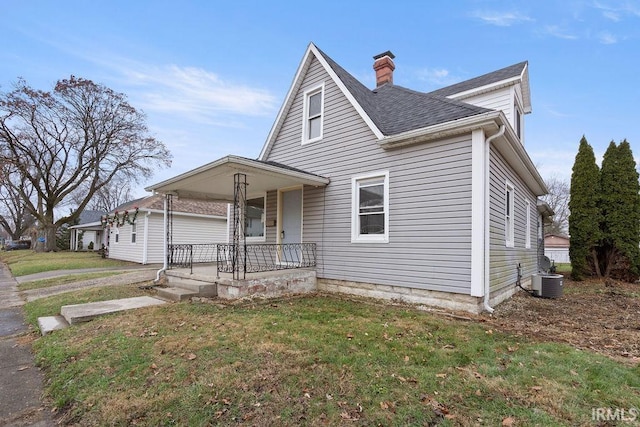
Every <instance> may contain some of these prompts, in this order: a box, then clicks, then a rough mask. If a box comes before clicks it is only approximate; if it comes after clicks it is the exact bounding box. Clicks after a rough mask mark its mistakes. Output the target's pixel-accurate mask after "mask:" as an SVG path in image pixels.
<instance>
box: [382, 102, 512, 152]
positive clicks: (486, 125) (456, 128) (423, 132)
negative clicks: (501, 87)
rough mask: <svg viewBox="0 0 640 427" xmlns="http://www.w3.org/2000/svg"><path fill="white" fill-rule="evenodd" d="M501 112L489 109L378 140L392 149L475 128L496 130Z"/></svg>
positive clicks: (385, 146) (386, 147) (466, 131)
mask: <svg viewBox="0 0 640 427" xmlns="http://www.w3.org/2000/svg"><path fill="white" fill-rule="evenodd" d="M500 114H502V113H501V112H500V111H488V112H486V113H480V114H475V115H473V116H470V117H464V118H462V119H458V120H452V121H450V122H446V123H438V124H437V125H433V126H428V127H425V128H421V129H416V130H411V131H408V132H403V133H399V134H397V135H391V136H386V137H384V138H382V139H380V140H378V145H380V147H382V148H384V149H392V148H397V147H405V146H407V145H413V144H420V143H422V142H427V141H433V140H436V139H441V138H446V137H449V136H453V135H459V134H463V133H468V132H471V131H472V130H474V129H480V128H483V129H486V130H496V129H498V128H499V126H498V124H497V123H496V122H497V120H498V119H499V117H500Z"/></svg>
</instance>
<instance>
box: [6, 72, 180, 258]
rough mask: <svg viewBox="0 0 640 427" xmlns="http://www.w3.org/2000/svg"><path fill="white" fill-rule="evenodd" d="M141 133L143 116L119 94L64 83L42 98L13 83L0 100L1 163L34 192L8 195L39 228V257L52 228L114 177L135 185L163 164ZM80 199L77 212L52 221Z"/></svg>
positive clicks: (161, 152)
mask: <svg viewBox="0 0 640 427" xmlns="http://www.w3.org/2000/svg"><path fill="white" fill-rule="evenodd" d="M148 133H149V131H148V128H147V125H146V118H145V116H144V114H143V113H142V112H141V111H138V110H136V109H135V108H134V107H132V106H131V105H129V103H128V102H127V99H126V96H125V95H124V94H122V93H117V92H114V91H113V90H111V89H109V88H107V87H105V86H103V85H100V84H96V83H94V82H92V81H91V80H86V79H83V78H76V77H74V76H71V77H70V78H69V79H64V80H59V81H58V82H57V84H56V85H55V88H54V89H53V91H51V92H44V91H40V90H36V89H33V88H31V87H29V86H28V85H27V83H26V82H25V81H24V80H22V79H20V80H18V82H17V83H16V84H15V87H14V89H13V91H11V92H8V93H2V94H0V162H2V163H4V164H10V165H13V166H14V167H16V169H17V170H18V171H19V173H20V175H21V176H22V177H23V179H24V180H25V181H27V182H28V183H29V185H30V186H31V187H32V188H33V189H34V194H33V196H32V197H30V195H29V194H27V193H26V192H25V191H24V190H23V189H21V188H20V187H16V188H15V189H16V191H18V193H19V194H20V196H21V197H22V200H23V202H24V203H25V205H26V208H27V209H28V210H29V211H30V212H31V213H32V214H33V215H34V216H35V218H36V219H37V221H38V224H39V226H40V227H41V233H42V234H43V235H44V237H45V244H44V249H45V250H54V249H55V235H56V230H57V229H58V227H59V226H61V225H62V224H67V223H72V222H73V221H74V220H75V219H76V218H77V217H78V216H79V215H80V212H82V211H83V210H84V209H85V208H86V206H87V205H88V203H89V202H90V200H91V199H92V197H93V195H94V194H95V193H96V192H97V191H99V190H100V189H101V188H103V187H104V186H105V185H107V184H108V183H109V182H111V180H112V179H113V178H114V177H120V178H122V179H127V180H129V181H130V182H140V180H141V179H145V178H148V177H150V176H151V175H152V174H153V171H154V169H155V168H156V167H158V166H162V165H164V166H168V165H169V164H170V159H171V155H170V153H169V151H168V149H167V148H166V147H165V145H164V144H162V143H161V142H159V141H157V140H156V139H155V138H153V137H151V136H149V135H148ZM79 192H80V193H82V194H83V197H81V198H80V203H78V204H77V209H74V210H73V211H71V212H70V213H68V214H63V215H61V216H60V217H56V215H57V213H58V212H60V211H62V209H59V208H60V207H61V206H64V205H65V204H69V203H71V202H72V201H73V199H74V195H75V196H77V194H78V193H79Z"/></svg>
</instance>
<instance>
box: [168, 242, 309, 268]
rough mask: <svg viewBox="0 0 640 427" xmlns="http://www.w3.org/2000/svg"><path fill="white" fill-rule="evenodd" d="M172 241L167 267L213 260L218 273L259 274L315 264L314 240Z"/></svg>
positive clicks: (186, 265)
mask: <svg viewBox="0 0 640 427" xmlns="http://www.w3.org/2000/svg"><path fill="white" fill-rule="evenodd" d="M237 249H238V250H237V251H236V246H235V245H234V244H216V243H200V244H189V243H184V244H172V245H169V260H168V264H169V267H177V268H189V269H190V270H191V272H192V273H193V264H198V263H214V262H215V263H216V264H217V273H218V275H220V273H258V272H261V271H275V270H286V269H291V268H305V267H315V266H316V244H315V243H283V244H267V243H260V244H247V245H242V244H240V245H238V247H237Z"/></svg>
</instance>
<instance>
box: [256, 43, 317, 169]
mask: <svg viewBox="0 0 640 427" xmlns="http://www.w3.org/2000/svg"><path fill="white" fill-rule="evenodd" d="M312 47H313V48H315V45H314V44H313V43H309V46H307V51H306V52H305V53H304V56H303V57H302V60H301V61H300V65H298V70H297V71H296V74H295V76H294V77H293V80H292V81H291V85H290V86H289V91H288V92H287V96H285V98H284V102H283V103H282V106H281V107H280V111H278V115H277V116H276V120H275V121H274V122H273V126H271V130H270V131H269V135H268V136H267V140H266V141H265V143H264V146H263V147H262V150H261V151H260V155H259V156H258V159H259V160H265V159H266V158H267V157H268V156H269V152H270V151H271V147H272V146H273V143H274V139H275V137H276V136H277V135H278V132H280V128H281V127H282V125H283V123H284V119H285V112H286V111H289V109H290V108H291V104H292V103H293V98H294V96H295V94H296V92H297V91H298V88H299V87H300V85H301V84H302V78H301V77H302V76H303V74H304V73H306V71H307V70H308V69H309V65H310V64H311V57H310V55H311V52H312ZM316 56H317V55H316Z"/></svg>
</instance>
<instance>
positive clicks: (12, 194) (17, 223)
mask: <svg viewBox="0 0 640 427" xmlns="http://www.w3.org/2000/svg"><path fill="white" fill-rule="evenodd" d="M21 194H26V195H27V196H29V197H30V196H31V195H32V194H33V188H32V187H31V186H30V185H29V182H27V181H24V180H23V179H22V177H21V176H20V174H19V173H18V172H17V171H16V170H12V167H11V165H10V164H4V165H0V226H1V227H2V228H3V229H4V231H6V232H7V234H9V235H10V236H11V238H12V239H13V240H19V239H20V238H21V237H22V236H24V235H25V234H26V233H27V231H28V230H30V229H31V228H32V227H33V226H34V225H35V222H36V220H35V218H34V216H33V215H32V214H31V212H29V210H28V208H27V204H26V203H24V201H23V199H22V196H21Z"/></svg>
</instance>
